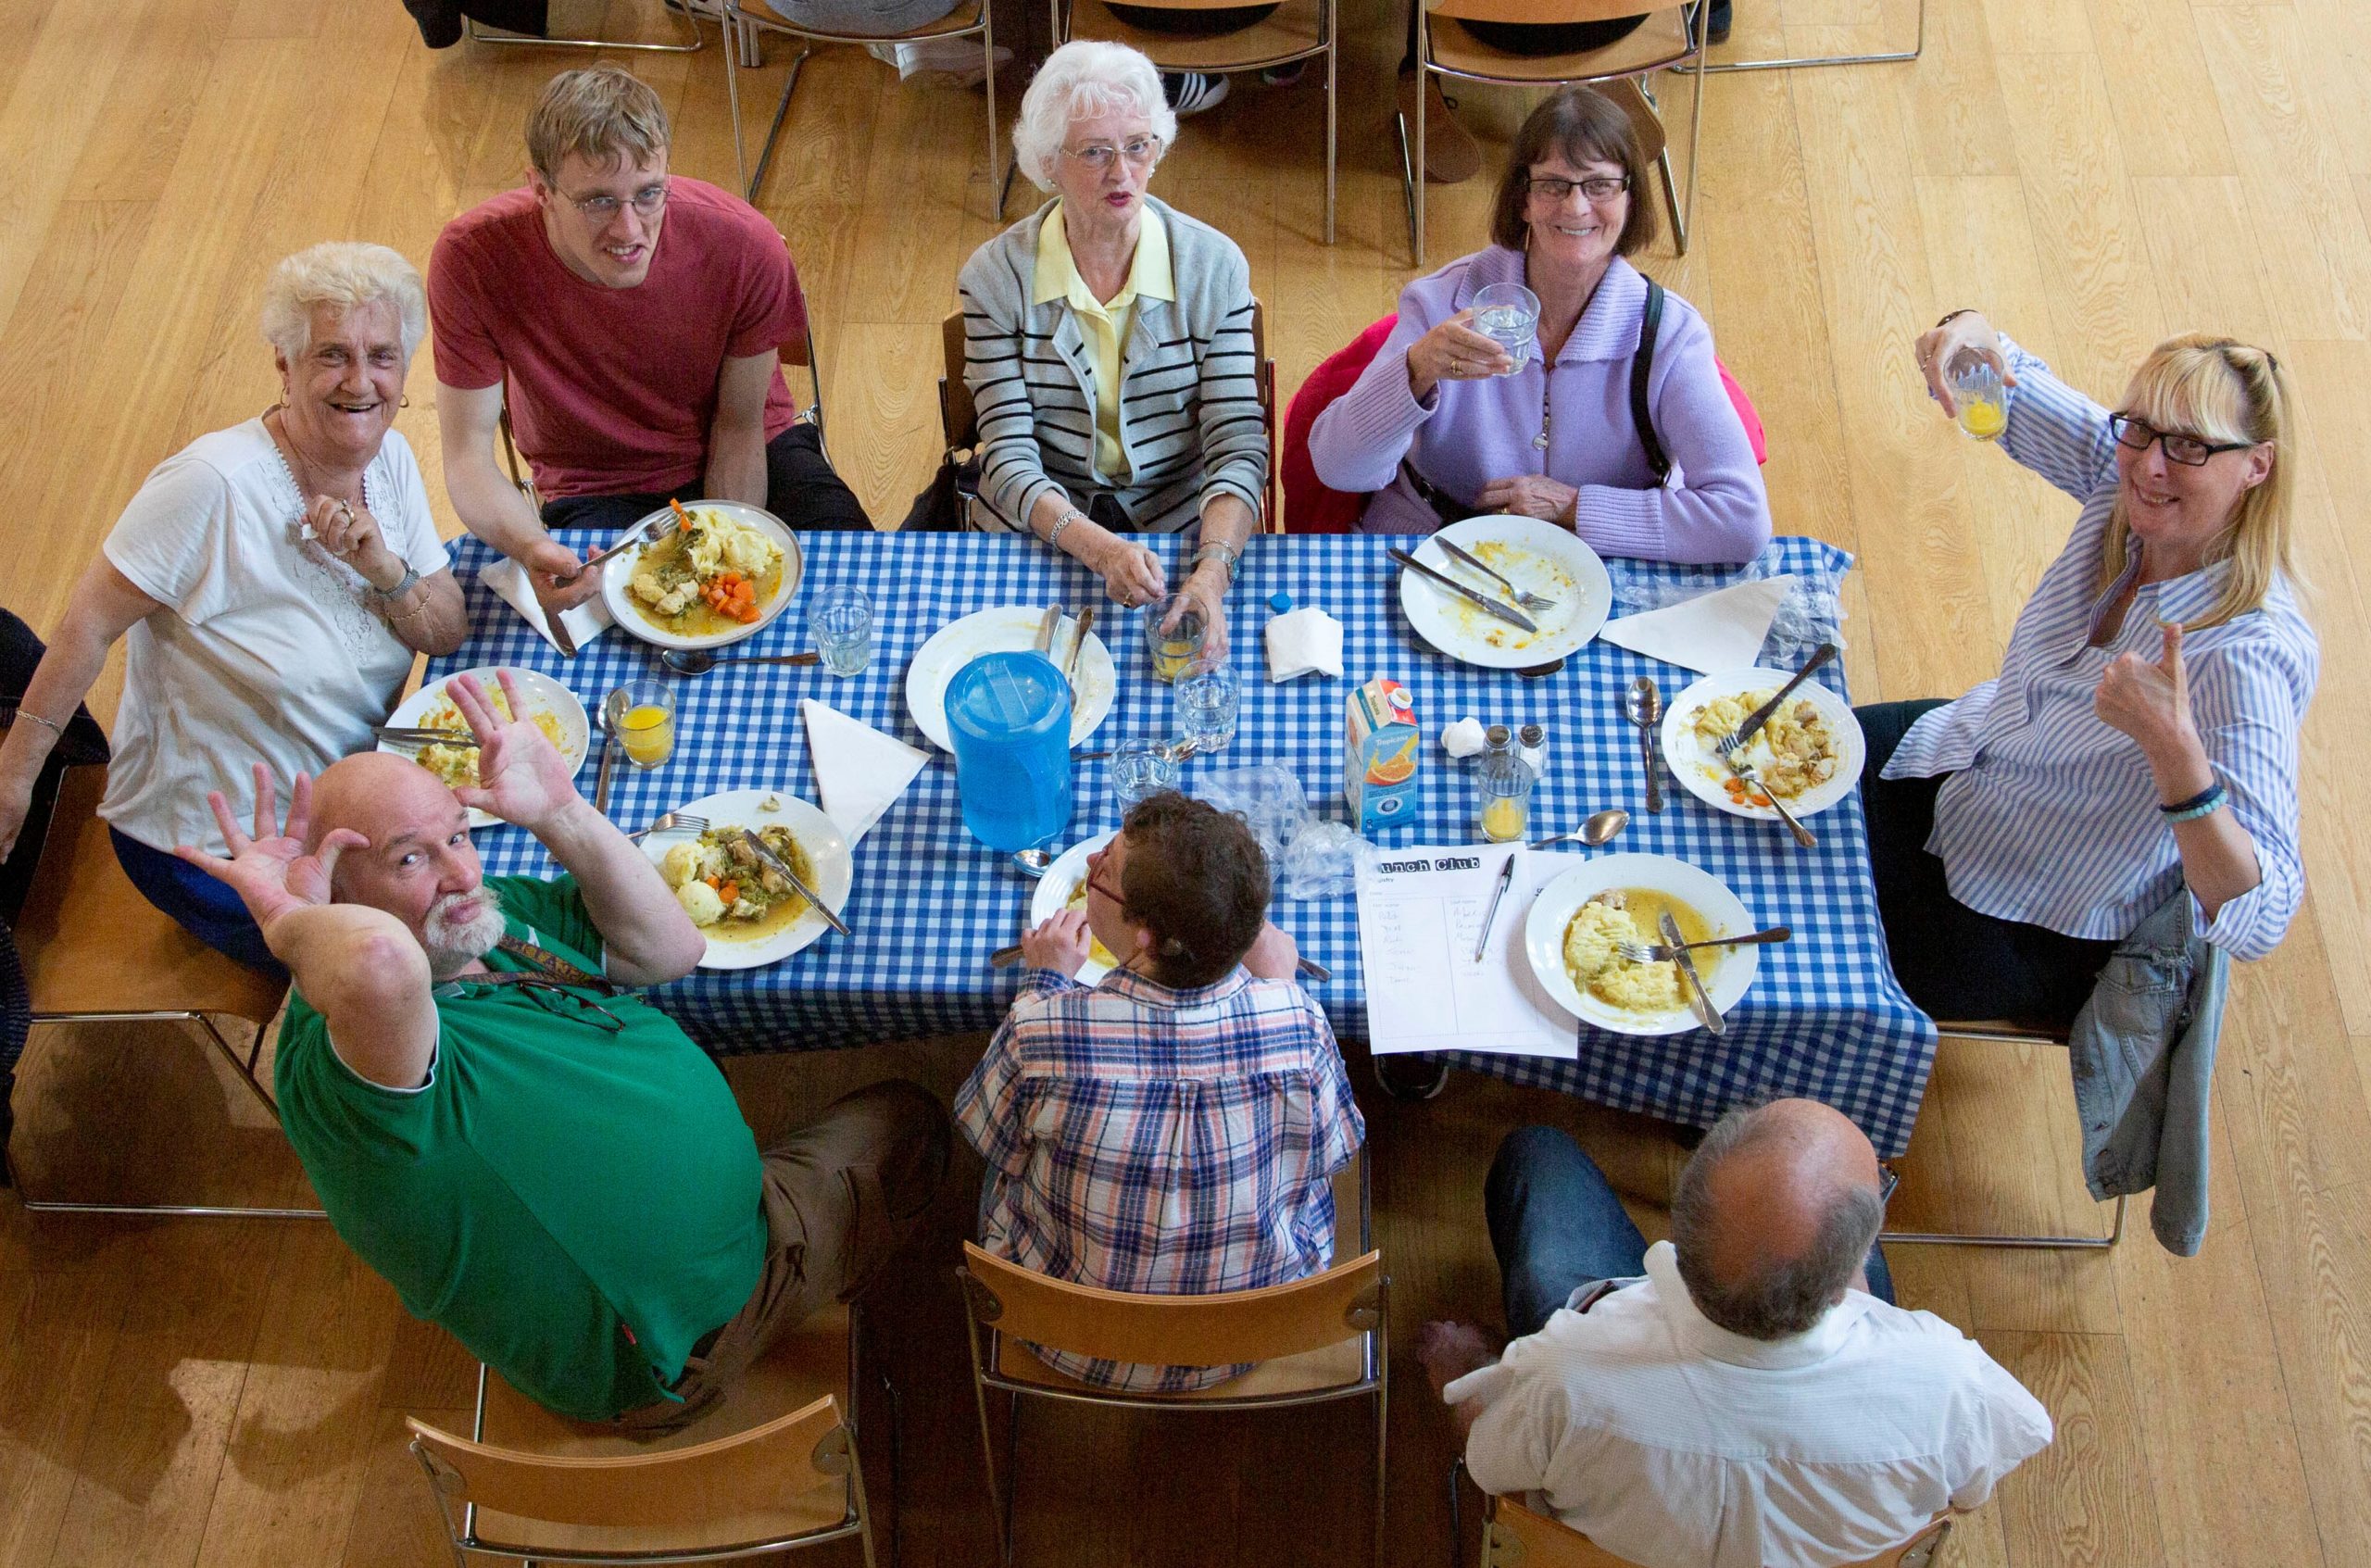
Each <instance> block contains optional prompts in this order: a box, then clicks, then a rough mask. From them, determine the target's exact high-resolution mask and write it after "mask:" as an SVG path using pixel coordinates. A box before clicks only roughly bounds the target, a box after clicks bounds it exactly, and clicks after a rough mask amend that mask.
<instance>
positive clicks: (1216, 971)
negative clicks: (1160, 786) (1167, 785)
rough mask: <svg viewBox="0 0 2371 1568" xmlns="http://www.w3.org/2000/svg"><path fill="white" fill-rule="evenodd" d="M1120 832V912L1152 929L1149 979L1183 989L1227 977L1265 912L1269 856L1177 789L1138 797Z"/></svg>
mask: <svg viewBox="0 0 2371 1568" xmlns="http://www.w3.org/2000/svg"><path fill="white" fill-rule="evenodd" d="M1120 831H1121V833H1122V834H1124V835H1125V836H1126V838H1127V840H1128V858H1127V859H1126V860H1125V861H1124V862H1123V863H1122V865H1121V867H1120V912H1121V913H1122V914H1123V915H1124V916H1126V917H1127V919H1128V920H1130V921H1131V922H1134V923H1135V924H1137V925H1141V926H1143V927H1144V928H1145V929H1146V930H1148V931H1150V932H1151V933H1152V935H1153V947H1152V978H1154V979H1155V980H1158V981H1160V983H1161V984H1162V985H1171V986H1175V987H1176V988H1178V989H1180V990H1186V989H1190V988H1192V987H1194V986H1197V985H1216V984H1217V983H1218V982H1219V981H1221V980H1223V979H1224V978H1226V976H1227V975H1228V974H1229V973H1231V972H1233V971H1234V969H1235V966H1236V964H1238V963H1240V962H1242V961H1243V955H1244V954H1245V953H1247V952H1248V951H1250V950H1251V944H1252V942H1253V941H1254V940H1255V939H1257V938H1258V936H1259V935H1260V928H1261V925H1262V924H1264V923H1265V922H1266V921H1267V918H1268V859H1267V857H1266V856H1264V855H1262V854H1261V852H1260V841H1259V840H1258V839H1256V838H1254V837H1252V836H1251V829H1250V828H1249V827H1248V826H1247V825H1245V823H1244V821H1243V819H1242V818H1241V817H1239V816H1237V815H1236V814H1235V813H1234V812H1232V811H1222V810H1220V809H1218V808H1217V807H1215V806H1212V805H1211V804H1209V803H1208V802H1207V801H1201V800H1189V799H1187V798H1186V797H1185V796H1183V795H1180V794H1178V793H1177V792H1176V791H1175V790H1163V791H1161V792H1160V794H1159V795H1156V796H1152V797H1149V798H1148V799H1146V800H1144V801H1142V802H1140V803H1139V804H1138V805H1137V807H1136V809H1135V810H1133V811H1131V812H1129V813H1128V820H1127V822H1126V824H1125V825H1124V826H1123V827H1122V828H1121V830H1120Z"/></svg>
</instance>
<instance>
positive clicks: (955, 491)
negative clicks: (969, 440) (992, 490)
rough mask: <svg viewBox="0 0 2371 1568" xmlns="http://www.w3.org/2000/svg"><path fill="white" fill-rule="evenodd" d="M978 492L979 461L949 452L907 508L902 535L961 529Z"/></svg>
mask: <svg viewBox="0 0 2371 1568" xmlns="http://www.w3.org/2000/svg"><path fill="white" fill-rule="evenodd" d="M979 493H980V459H979V458H978V456H977V455H975V454H959V453H957V452H954V451H949V452H948V453H947V456H945V457H944V458H940V459H939V460H938V471H937V472H936V473H935V474H933V475H931V479H930V483H928V484H926V485H924V486H923V487H922V493H921V494H920V495H916V496H915V497H914V504H913V505H912V506H911V507H910V508H907V511H906V521H904V522H903V523H901V524H899V525H898V529H899V532H901V533H913V532H916V531H920V532H922V533H958V532H960V531H961V529H962V528H963V526H964V513H965V511H966V510H967V509H968V508H969V506H970V503H971V501H972V497H974V496H976V495H979Z"/></svg>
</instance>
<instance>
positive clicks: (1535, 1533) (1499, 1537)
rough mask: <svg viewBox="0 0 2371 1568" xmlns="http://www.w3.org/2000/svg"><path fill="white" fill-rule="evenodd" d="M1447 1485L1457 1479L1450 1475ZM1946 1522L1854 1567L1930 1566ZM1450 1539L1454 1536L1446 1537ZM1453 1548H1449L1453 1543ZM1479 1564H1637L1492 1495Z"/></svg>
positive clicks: (1527, 1567)
mask: <svg viewBox="0 0 2371 1568" xmlns="http://www.w3.org/2000/svg"><path fill="white" fill-rule="evenodd" d="M1450 1484H1451V1485H1452V1486H1454V1485H1455V1484H1456V1482H1455V1478H1454V1476H1452V1478H1451V1482H1450ZM1451 1539H1452V1542H1453V1541H1454V1539H1455V1537H1451ZM1949 1539H1951V1520H1950V1519H1949V1518H1943V1519H1938V1520H1936V1521H1935V1522H1934V1523H1933V1524H1929V1525H1927V1526H1926V1528H1925V1529H1924V1530H1921V1531H1919V1532H1918V1534H1916V1535H1915V1536H1913V1537H1911V1538H1910V1539H1908V1540H1906V1541H1904V1542H1902V1544H1901V1545H1900V1546H1898V1547H1896V1548H1894V1549H1892V1550H1891V1551H1888V1552H1886V1553H1885V1554H1883V1555H1882V1556H1878V1557H1873V1558H1870V1559H1869V1560H1868V1561H1867V1562H1862V1563H1858V1564H1855V1565H1854V1568H1934V1565H1935V1564H1937V1563H1938V1562H1941V1561H1942V1560H1943V1558H1942V1553H1943V1543H1944V1542H1945V1541H1947V1540H1949ZM1453 1550H1454V1547H1453V1546H1452V1551H1453ZM1481 1568H1637V1564H1636V1563H1634V1562H1631V1561H1630V1559H1628V1558H1626V1557H1616V1556H1614V1555H1613V1553H1612V1552H1610V1551H1608V1550H1606V1549H1604V1548H1603V1547H1601V1546H1599V1545H1598V1544H1597V1543H1596V1542H1595V1541H1593V1540H1591V1539H1589V1538H1588V1537H1587V1536H1584V1535H1582V1534H1581V1533H1580V1532H1579V1531H1578V1530H1575V1529H1574V1528H1573V1527H1572V1526H1571V1525H1569V1524H1564V1523H1563V1522H1562V1521H1561V1520H1557V1519H1551V1518H1549V1517H1548V1516H1547V1515H1546V1514H1543V1513H1535V1512H1532V1511H1531V1510H1530V1509H1528V1508H1525V1507H1524V1505H1523V1504H1522V1503H1521V1502H1520V1501H1518V1500H1517V1499H1513V1498H1491V1499H1489V1500H1488V1502H1487V1504H1486V1505H1485V1506H1484V1509H1483V1513H1482V1560H1481Z"/></svg>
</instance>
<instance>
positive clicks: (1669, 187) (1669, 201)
mask: <svg viewBox="0 0 2371 1568" xmlns="http://www.w3.org/2000/svg"><path fill="white" fill-rule="evenodd" d="M1655 169H1656V171H1657V172H1658V173H1660V174H1661V175H1662V186H1663V210H1664V211H1665V212H1668V213H1670V214H1671V240H1672V244H1673V245H1675V246H1677V247H1678V252H1679V254H1680V255H1682V256H1686V255H1687V218H1686V217H1684V216H1683V215H1682V214H1681V212H1680V209H1679V193H1678V192H1677V191H1676V190H1675V189H1674V188H1673V182H1672V177H1671V148H1670V147H1668V146H1666V147H1664V148H1663V150H1662V152H1660V153H1657V154H1656V155H1655ZM1695 172H1696V171H1695V170H1694V169H1689V170H1688V173H1689V174H1691V175H1692V174H1694V173H1695Z"/></svg>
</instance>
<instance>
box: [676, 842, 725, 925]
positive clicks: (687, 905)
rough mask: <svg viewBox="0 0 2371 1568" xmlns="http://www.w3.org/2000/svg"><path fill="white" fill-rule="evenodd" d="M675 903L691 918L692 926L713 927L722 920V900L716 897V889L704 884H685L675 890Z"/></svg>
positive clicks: (695, 882)
mask: <svg viewBox="0 0 2371 1568" xmlns="http://www.w3.org/2000/svg"><path fill="white" fill-rule="evenodd" d="M681 847H684V848H688V847H689V846H688V845H686V846H681ZM675 902H677V903H679V904H681V905H683V906H684V913H685V914H687V915H689V916H691V917H692V923H693V924H694V925H698V926H709V925H714V924H715V923H716V922H718V921H721V920H722V919H723V918H724V900H723V899H721V898H720V897H717V896H716V889H715V888H713V887H710V886H709V884H707V883H705V882H697V881H694V882H687V883H685V884H683V885H682V886H681V887H678V888H676V889H675Z"/></svg>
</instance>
